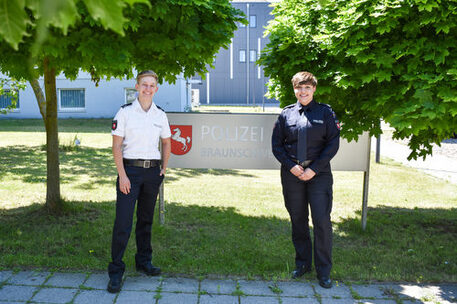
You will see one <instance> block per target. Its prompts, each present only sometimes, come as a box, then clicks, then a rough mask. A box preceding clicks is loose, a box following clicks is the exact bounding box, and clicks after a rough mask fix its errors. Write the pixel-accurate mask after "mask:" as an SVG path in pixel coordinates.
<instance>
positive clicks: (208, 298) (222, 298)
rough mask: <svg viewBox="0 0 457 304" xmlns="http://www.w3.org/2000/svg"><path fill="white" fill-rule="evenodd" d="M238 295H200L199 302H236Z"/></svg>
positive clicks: (231, 303) (209, 303)
mask: <svg viewBox="0 0 457 304" xmlns="http://www.w3.org/2000/svg"><path fill="white" fill-rule="evenodd" d="M238 303H239V301H238V297H237V296H236V297H235V296H229V295H220V294H213V295H201V296H200V302H199V304H238Z"/></svg>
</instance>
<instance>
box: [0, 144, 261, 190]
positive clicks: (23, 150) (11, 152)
mask: <svg viewBox="0 0 457 304" xmlns="http://www.w3.org/2000/svg"><path fill="white" fill-rule="evenodd" d="M59 157H60V173H61V176H60V179H61V183H62V184H64V183H71V182H76V181H77V180H78V178H79V177H80V176H81V175H87V176H89V177H91V178H94V179H96V182H95V183H94V182H93V181H89V182H87V183H83V184H81V185H79V186H78V187H79V188H81V189H86V190H90V189H94V188H96V187H97V185H100V184H111V183H114V180H115V177H116V176H117V172H116V168H115V165H114V161H113V157H112V154H111V149H110V148H104V149H102V148H89V147H82V148H80V149H79V150H76V151H71V152H62V151H61V152H60V153H59ZM169 172H170V173H171V174H167V182H172V181H175V180H178V179H180V178H181V177H192V176H194V177H195V176H199V175H204V174H211V175H235V176H248V177H250V176H253V175H250V174H246V173H243V172H242V171H240V170H228V169H217V170H216V169H178V170H176V171H175V170H170V171H169ZM6 174H13V175H15V176H18V178H19V179H22V181H23V182H25V183H44V182H46V152H45V151H43V150H42V149H41V147H39V146H34V147H30V146H19V145H18V146H7V147H0V180H1V179H3V178H4V177H5V175H6Z"/></svg>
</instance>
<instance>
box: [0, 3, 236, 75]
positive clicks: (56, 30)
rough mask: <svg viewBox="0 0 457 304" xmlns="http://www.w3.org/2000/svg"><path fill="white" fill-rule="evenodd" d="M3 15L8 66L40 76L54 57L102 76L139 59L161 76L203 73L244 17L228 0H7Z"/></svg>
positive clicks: (1, 34) (69, 68)
mask: <svg viewBox="0 0 457 304" xmlns="http://www.w3.org/2000/svg"><path fill="white" fill-rule="evenodd" d="M24 12H27V14H25V13H24ZM0 17H2V18H0V20H2V21H0V52H1V53H2V56H1V58H0V71H1V72H3V73H5V74H7V75H8V76H10V77H16V78H18V79H20V78H25V79H27V80H29V79H32V78H36V77H37V76H41V75H43V74H44V67H43V61H44V58H48V59H49V62H50V65H51V67H53V68H55V69H56V72H57V74H59V73H60V72H63V73H64V74H65V75H66V76H67V77H68V78H70V79H72V78H75V77H76V76H77V74H78V71H79V70H80V69H81V70H84V71H88V72H90V73H91V74H92V77H93V79H94V80H96V81H97V80H99V79H100V78H101V77H108V78H110V77H132V76H133V75H132V68H134V67H135V68H137V69H138V70H141V69H146V68H148V69H151V68H152V69H154V70H155V71H156V72H157V73H158V74H159V75H160V77H161V81H162V80H163V79H165V80H168V81H174V80H175V79H176V75H178V74H180V73H183V74H184V76H185V77H190V76H191V75H194V74H195V73H204V72H205V71H206V68H207V64H211V62H212V60H213V56H214V54H216V53H217V51H218V50H219V48H220V47H221V46H224V47H227V46H228V44H229V43H230V38H231V37H232V36H233V32H234V30H235V29H236V22H239V21H241V20H243V19H242V12H241V11H239V10H236V9H234V8H233V7H232V6H231V4H230V2H229V1H228V0H224V1H222V0H221V1H208V0H206V1H203V0H201V1H182V0H166V1H165V0H161V1H158V0H151V1H147V0H110V1H95V0H84V1H81V0H62V1H54V0H27V1H24V0H22V1H21V0H11V1H9V0H8V1H7V0H0Z"/></svg>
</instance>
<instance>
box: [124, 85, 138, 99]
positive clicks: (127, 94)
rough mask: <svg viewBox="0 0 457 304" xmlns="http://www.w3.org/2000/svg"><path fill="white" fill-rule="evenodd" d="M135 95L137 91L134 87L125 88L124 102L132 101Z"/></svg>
mask: <svg viewBox="0 0 457 304" xmlns="http://www.w3.org/2000/svg"><path fill="white" fill-rule="evenodd" d="M136 97H137V92H136V90H135V89H132V88H126V89H125V103H132V102H134V101H135V99H136Z"/></svg>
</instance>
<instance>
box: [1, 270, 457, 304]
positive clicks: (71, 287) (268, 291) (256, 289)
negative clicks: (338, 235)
mask: <svg viewBox="0 0 457 304" xmlns="http://www.w3.org/2000/svg"><path fill="white" fill-rule="evenodd" d="M107 282H108V276H107V274H106V273H60V272H55V273H50V272H34V271H20V272H12V271H0V304H3V303H11V304H12V303H72V304H83V303H84V304H86V303H91V304H92V303H95V304H104V303H135V304H142V303H151V304H152V303H154V304H181V303H182V304H252V303H256V304H270V303H271V304H273V303H274V304H298V303H310V304H318V303H321V304H323V303H335V304H346V303H374V304H390V303H392V304H396V303H404V304H412V303H441V304H444V303H457V284H425V285H422V284H409V283H405V284H401V283H383V284H370V285H359V284H354V283H352V284H349V283H338V282H334V283H335V284H334V287H333V288H331V289H324V288H322V287H320V286H319V285H318V284H317V281H305V280H300V281H288V282H282V281H278V282H272V281H259V280H257V281H248V280H236V279H226V280H212V279H202V280H198V279H189V278H182V277H165V276H163V277H147V276H144V275H127V276H125V278H124V282H123V287H122V290H121V292H120V293H118V294H111V293H109V292H107V291H106V284H107Z"/></svg>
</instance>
